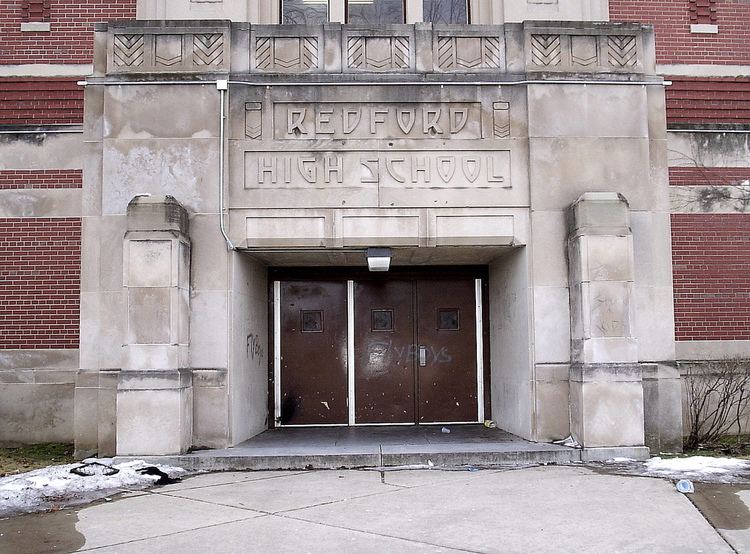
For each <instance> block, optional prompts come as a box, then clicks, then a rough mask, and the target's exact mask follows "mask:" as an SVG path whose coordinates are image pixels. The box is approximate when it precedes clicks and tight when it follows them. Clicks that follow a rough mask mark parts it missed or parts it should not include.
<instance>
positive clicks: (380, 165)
mask: <svg viewBox="0 0 750 554" xmlns="http://www.w3.org/2000/svg"><path fill="white" fill-rule="evenodd" d="M351 187H356V188H376V187H388V188H423V189H490V188H503V189H510V188H511V182H510V152H509V151H507V150H500V151H476V152H475V151H430V152H425V151H420V152H415V151H391V150H389V151H387V152H383V151H380V152H378V151H375V152H373V151H347V152H307V151H305V152H297V151H291V152H286V153H279V152H275V151H274V152H272V151H265V152H261V151H258V152H245V189H328V188H331V189H333V188H351Z"/></svg>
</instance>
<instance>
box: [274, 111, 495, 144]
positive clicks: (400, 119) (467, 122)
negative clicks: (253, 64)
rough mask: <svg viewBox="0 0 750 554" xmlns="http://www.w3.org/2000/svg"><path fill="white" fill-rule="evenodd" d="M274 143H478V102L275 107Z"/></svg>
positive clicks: (480, 126) (479, 112)
mask: <svg viewBox="0 0 750 554" xmlns="http://www.w3.org/2000/svg"><path fill="white" fill-rule="evenodd" d="M273 131H274V138H275V139H277V140H284V139H383V140H390V139H478V138H482V106H481V104H480V103H479V102H404V103H401V102H398V103H395V102H394V103H389V102H321V103H311V102H294V103H291V102H276V103H274V107H273Z"/></svg>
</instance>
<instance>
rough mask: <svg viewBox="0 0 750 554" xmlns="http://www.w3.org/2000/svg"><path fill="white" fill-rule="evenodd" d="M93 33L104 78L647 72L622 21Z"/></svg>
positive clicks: (136, 27)
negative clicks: (99, 41)
mask: <svg viewBox="0 0 750 554" xmlns="http://www.w3.org/2000/svg"><path fill="white" fill-rule="evenodd" d="M103 30H106V33H107V34H106V36H107V66H106V72H107V73H120V74H122V73H170V72H192V73H200V72H215V73H216V72H222V73H226V72H229V71H230V61H231V72H232V73H234V74H295V75H303V74H347V73H349V74H355V73H360V74H361V73H370V74H378V73H380V74H399V73H410V74H417V75H423V74H429V73H442V74H445V73H449V74H461V73H463V74H470V73H474V74H477V75H502V74H506V73H509V72H510V73H513V74H515V73H519V72H524V71H541V72H558V73H561V72H566V73H575V74H584V73H646V74H654V73H655V59H654V57H655V55H654V48H653V35H652V31H651V30H650V29H649V28H647V27H644V26H641V25H638V24H629V23H623V24H609V23H590V24H581V23H559V24H557V23H549V22H544V23H542V22H531V21H529V22H526V23H524V24H523V25H521V26H519V25H504V26H503V25H442V24H436V25H431V24H416V25H385V26H379V27H377V28H371V27H361V26H354V25H341V24H333V23H332V24H327V25H248V24H244V25H241V24H230V23H229V22H213V21H200V22H195V23H190V22H184V21H179V22H176V21H175V22H172V21H169V22H165V24H163V25H158V26H157V25H154V24H153V23H152V22H142V24H137V22H115V23H111V24H102V25H100V29H99V31H103ZM644 37H645V38H644ZM230 40H231V41H233V43H234V45H235V46H234V48H231V45H230ZM506 43H507V44H509V45H513V48H506ZM521 45H522V47H520V46H521ZM232 50H234V52H232ZM509 52H510V53H509Z"/></svg>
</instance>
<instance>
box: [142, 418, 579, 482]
mask: <svg viewBox="0 0 750 554" xmlns="http://www.w3.org/2000/svg"><path fill="white" fill-rule="evenodd" d="M443 429H446V430H448V431H450V432H449V433H448V432H445V431H443ZM139 459H146V460H150V461H153V462H158V463H166V464H171V465H177V466H180V467H183V468H185V469H186V470H188V471H230V470H275V469H338V468H363V467H399V466H416V467H420V466H424V467H461V466H475V467H491V466H500V465H506V466H507V465H511V466H512V465H526V464H539V463H569V462H574V461H580V460H581V450H578V449H575V448H568V447H565V446H560V445H555V444H547V443H535V442H530V441H526V440H523V439H521V438H519V437H517V436H515V435H512V434H510V433H508V432H506V431H502V430H500V429H488V428H486V427H484V426H483V425H479V424H477V425H446V426H441V425H429V426H371V427H364V426H363V427H286V428H280V429H271V430H268V431H265V432H263V433H261V434H260V435H257V436H255V437H253V438H251V439H249V440H247V441H245V442H243V443H241V444H238V445H237V446H234V447H232V448H224V449H219V450H200V451H196V452H193V453H190V454H185V455H180V456H158V457H146V458H144V457H139Z"/></svg>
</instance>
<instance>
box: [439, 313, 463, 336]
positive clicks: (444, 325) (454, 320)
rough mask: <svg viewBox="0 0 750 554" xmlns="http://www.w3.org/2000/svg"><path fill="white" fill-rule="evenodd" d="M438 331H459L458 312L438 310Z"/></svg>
mask: <svg viewBox="0 0 750 554" xmlns="http://www.w3.org/2000/svg"><path fill="white" fill-rule="evenodd" d="M437 328H438V331H458V310H455V309H441V310H438V324H437Z"/></svg>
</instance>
